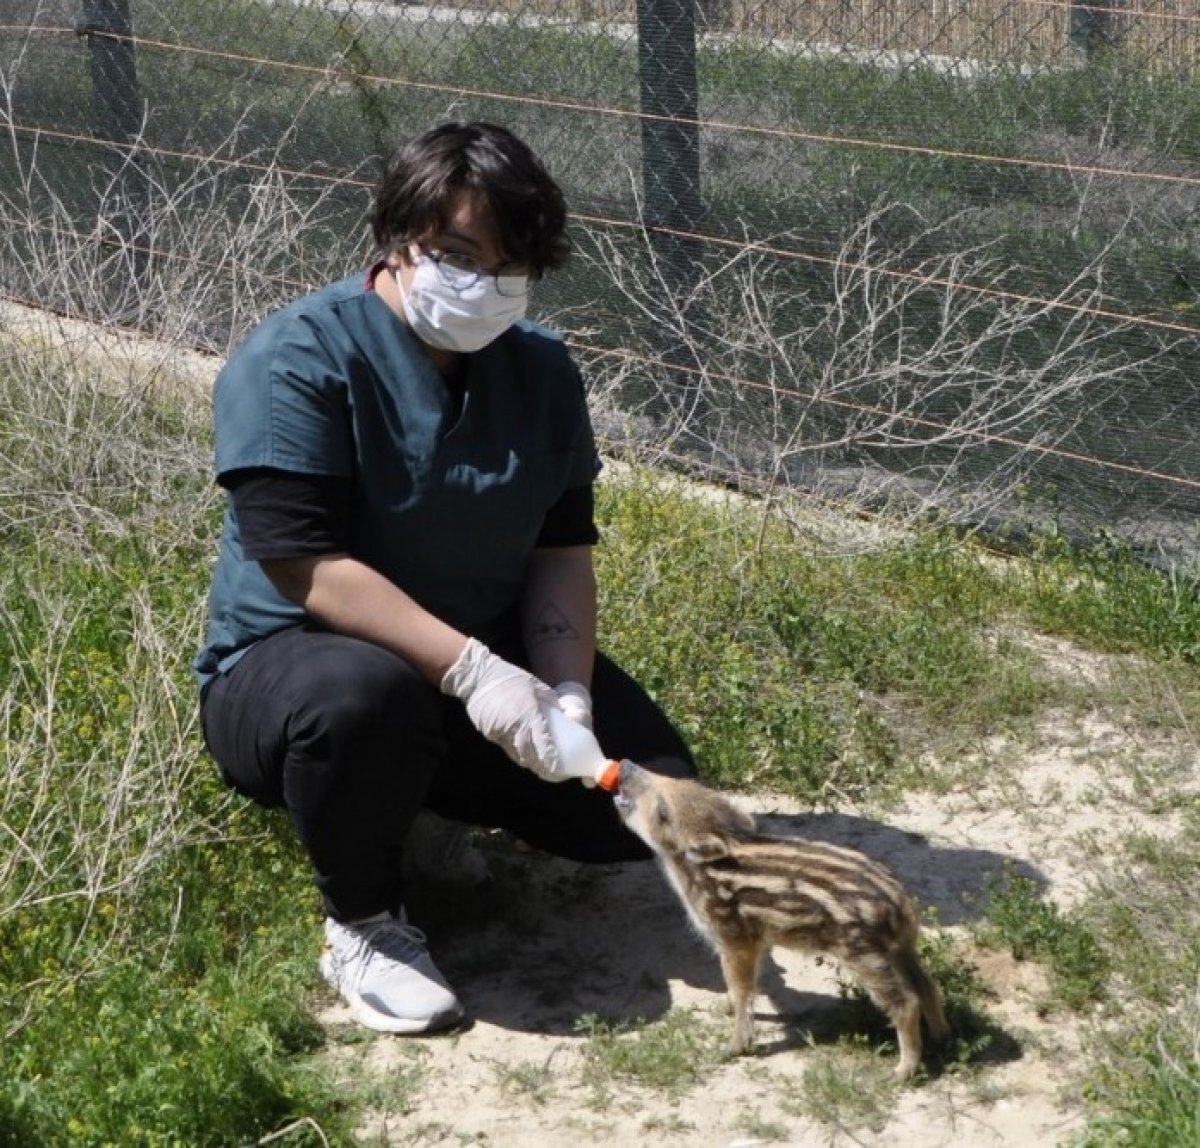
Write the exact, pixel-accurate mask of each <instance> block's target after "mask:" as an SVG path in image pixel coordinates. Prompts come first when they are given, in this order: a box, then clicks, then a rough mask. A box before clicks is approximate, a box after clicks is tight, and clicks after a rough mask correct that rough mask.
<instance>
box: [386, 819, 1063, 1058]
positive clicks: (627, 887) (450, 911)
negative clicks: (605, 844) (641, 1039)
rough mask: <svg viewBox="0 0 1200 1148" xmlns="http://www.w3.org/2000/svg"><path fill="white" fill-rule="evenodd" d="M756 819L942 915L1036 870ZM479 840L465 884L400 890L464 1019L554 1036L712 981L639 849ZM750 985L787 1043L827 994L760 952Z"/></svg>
mask: <svg viewBox="0 0 1200 1148" xmlns="http://www.w3.org/2000/svg"><path fill="white" fill-rule="evenodd" d="M761 828H762V829H763V830H764V831H766V832H769V833H772V834H779V835H789V836H806V837H810V838H814V839H818V840H823V841H830V842H834V843H836V844H840V845H846V846H850V847H852V848H856V849H860V850H862V851H863V852H864V853H867V854H868V855H869V856H872V857H875V858H877V859H878V860H881V861H883V862H884V863H885V864H887V865H889V866H890V867H891V868H892V869H893V871H894V872H895V873H896V874H897V876H898V877H899V878H900V879H901V880H902V881H903V882H904V883H905V885H906V886H907V887H908V888H909V889H910V891H911V892H912V893H913V895H914V896H915V897H916V898H917V899H918V901H919V902H920V903H921V904H922V906H924V907H925V908H926V909H933V910H936V913H937V917H938V920H939V921H940V922H941V923H942V924H947V925H949V924H956V923H961V922H964V921H966V920H968V919H970V917H971V916H972V915H973V914H975V913H977V912H978V911H979V910H980V908H981V907H982V905H983V903H984V902H985V900H986V895H987V882H988V878H989V877H990V876H994V875H997V874H999V873H1001V872H1002V871H1003V870H1004V869H1005V867H1006V866H1007V867H1009V868H1010V870H1011V871H1012V872H1015V873H1018V874H1020V875H1022V876H1024V877H1027V878H1030V879H1032V880H1034V881H1036V882H1037V883H1038V884H1039V885H1042V884H1044V882H1043V881H1042V879H1041V877H1040V875H1039V874H1038V873H1037V871H1036V870H1034V869H1032V868H1031V867H1030V866H1028V865H1027V864H1023V863H1019V862H1017V861H1016V860H1015V859H1014V858H1011V857H1007V856H1004V855H1002V854H999V853H995V852H992V851H988V850H974V849H962V848H949V847H941V846H938V845H932V844H930V843H929V842H928V841H927V840H926V839H924V838H923V837H921V836H919V835H916V834H911V833H907V832H905V831H903V830H900V829H897V828H894V827H891V826H888V825H885V824H881V823H880V822H877V821H872V820H870V819H867V818H862V817H856V816H850V815H847V814H840V813H831V814H794V815H791V814H789V815H781V814H770V815H763V816H762V817H761ZM478 843H479V845H480V848H481V849H482V850H483V852H484V853H485V855H486V857H487V859H488V862H489V865H490V867H491V870H492V873H493V878H492V880H491V881H489V882H488V883H487V884H485V885H484V886H482V887H480V888H477V889H469V890H468V889H461V888H457V889H456V888H454V887H453V886H449V885H448V886H446V887H442V888H436V889H435V888H432V887H426V888H424V889H419V890H412V891H410V893H409V901H408V909H409V913H410V916H411V917H412V919H413V920H414V921H415V922H416V923H417V924H419V925H420V926H421V927H422V928H423V929H424V930H425V931H426V933H427V934H428V936H429V942H430V948H431V950H432V951H433V953H434V956H435V958H436V960H437V963H438V966H439V967H440V968H441V970H442V972H443V973H444V974H445V975H446V977H447V978H448V979H449V981H450V983H451V984H453V985H454V986H455V989H456V991H457V992H458V994H459V996H460V997H461V998H462V1000H463V1003H464V1005H465V1006H466V1008H467V1010H468V1013H469V1015H470V1016H471V1018H472V1019H474V1020H477V1021H483V1022H487V1023H489V1024H494V1025H497V1026H499V1027H501V1028H505V1029H510V1030H512V1031H515V1032H528V1033H539V1034H543V1035H547V1036H563V1035H570V1034H573V1033H575V1032H576V1029H577V1024H578V1021H579V1018H580V1017H582V1016H585V1015H587V1014H594V1015H597V1016H600V1017H603V1018H604V1019H605V1020H606V1021H610V1022H629V1023H632V1022H636V1021H640V1020H644V1021H650V1020H655V1019H657V1018H659V1017H661V1016H662V1015H664V1014H665V1013H666V1012H668V1011H669V1010H670V1008H671V1007H672V995H671V988H670V985H671V982H672V981H682V982H683V983H684V984H686V985H688V986H691V987H693V988H696V989H700V990H703V991H705V992H709V993H712V994H713V995H714V997H719V996H720V995H721V994H722V993H723V991H724V986H723V982H722V980H721V974H720V969H719V967H718V965H717V961H716V958H715V957H714V955H713V954H712V952H711V951H710V950H709V948H708V946H707V945H706V943H705V942H704V941H702V940H701V938H700V937H699V936H697V934H696V933H695V932H694V931H693V930H692V928H691V926H690V925H689V923H688V920H687V917H686V915H685V913H684V911H683V909H682V906H681V905H680V904H679V902H678V901H677V899H676V898H675V895H674V893H673V892H672V890H671V889H670V887H669V886H668V885H667V883H666V881H665V880H664V878H663V876H662V874H661V873H660V872H659V870H658V868H657V866H656V865H654V864H653V863H652V862H629V863H625V864H618V865H580V864H577V863H575V862H571V861H564V860H561V859H559V858H556V857H551V856H548V855H546V854H544V853H541V852H538V851H535V850H530V849H528V848H526V847H524V846H522V845H520V844H519V843H517V842H514V841H513V840H512V839H511V838H510V837H508V836H507V835H505V834H504V833H500V832H495V833H485V834H481V835H480V836H479V838H478ZM761 987H762V989H763V992H764V994H765V995H766V996H767V997H768V998H769V999H770V1000H771V1002H772V1004H773V1005H774V1006H775V1007H776V1009H777V1010H778V1012H779V1013H780V1015H781V1016H782V1017H783V1018H784V1019H785V1022H786V1024H787V1026H788V1033H789V1035H788V1036H785V1038H784V1039H785V1042H786V1043H792V1042H793V1041H794V1042H796V1043H800V1042H801V1041H807V1040H808V1039H811V1037H810V1034H811V1033H812V1032H814V1027H813V1025H814V1018H816V1017H817V1016H818V1015H819V1014H821V1013H824V1012H828V1011H829V1006H830V1005H831V1004H833V1003H834V1002H835V1001H836V1000H837V998H836V997H834V996H831V995H829V994H825V993H812V992H801V991H796V990H793V989H789V988H788V987H787V986H786V985H785V984H784V983H783V980H782V978H781V976H779V975H778V967H777V966H776V973H775V974H774V976H773V974H772V971H771V964H770V963H768V966H767V968H766V969H765V970H764V978H763V983H762V986H761ZM834 1011H837V1010H834ZM838 1027H840V1026H838ZM815 1031H817V1032H818V1034H819V1032H820V1031H821V1030H820V1025H819V1024H817V1027H816V1030H815Z"/></svg>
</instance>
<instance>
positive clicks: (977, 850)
mask: <svg viewBox="0 0 1200 1148" xmlns="http://www.w3.org/2000/svg"><path fill="white" fill-rule="evenodd" d="M1172 753H1177V748H1175V749H1173V748H1172V747H1171V746H1170V745H1169V744H1166V743H1162V744H1158V745H1150V744H1146V743H1144V742H1143V741H1142V740H1140V739H1139V736H1138V735H1137V733H1136V732H1131V731H1130V730H1129V729H1128V728H1127V727H1126V726H1125V725H1124V724H1122V723H1121V722H1120V721H1119V720H1116V719H1113V720H1109V719H1106V718H1105V717H1103V716H1100V715H1097V714H1095V713H1093V714H1091V715H1090V716H1083V717H1080V716H1069V715H1066V714H1052V715H1047V716H1046V718H1045V720H1044V725H1043V728H1042V730H1041V731H1040V734H1039V736H1038V738H1037V746H1036V748H1035V749H1032V750H1028V749H1027V750H1024V751H1022V752H1021V753H1014V752H1013V751H1012V747H1010V746H1007V745H1005V743H1004V742H1003V741H1002V740H1001V739H996V741H995V742H994V743H989V744H985V745H983V746H981V747H979V750H978V757H979V764H980V766H981V768H979V769H975V770H972V771H970V775H971V776H972V777H973V780H972V781H971V782H969V783H964V784H963V785H962V787H961V788H960V789H958V790H956V791H952V792H949V793H946V794H939V795H938V796H936V797H931V796H927V795H913V796H910V797H909V798H908V799H907V800H906V801H905V802H904V803H903V804H901V805H900V806H898V807H893V808H891V809H888V810H887V811H886V812H872V811H871V810H867V809H861V808H845V809H839V810H837V811H835V812H820V813H814V812H811V811H809V810H806V809H799V808H796V807H795V806H794V805H793V806H791V807H789V805H788V804H787V803H786V802H783V801H778V800H775V799H773V798H772V797H771V796H770V795H763V794H758V795H741V796H739V798H738V800H739V801H740V802H741V803H742V804H744V805H745V806H746V807H747V808H748V809H751V810H752V811H754V812H756V813H758V814H759V815H761V816H762V818H763V820H764V822H765V823H766V826H767V827H768V828H770V829H771V830H772V831H779V832H788V833H797V834H802V835H806V836H810V837H816V838H822V839H826V840H830V841H834V842H838V843H841V844H846V845H850V846H853V847H856V848H858V849H861V850H862V851H864V852H866V853H868V854H870V855H871V856H874V857H877V858H879V859H881V860H883V861H885V862H886V863H887V864H888V865H890V866H891V867H892V868H893V870H894V871H895V872H896V873H897V874H898V875H899V876H900V877H901V878H902V879H903V880H904V882H905V883H906V884H907V886H908V887H909V888H910V890H911V891H912V892H913V893H914V894H915V895H916V897H917V898H918V900H919V901H920V902H921V903H922V905H924V906H925V907H927V908H929V909H933V910H935V911H936V914H937V920H938V921H939V922H940V927H941V928H942V929H944V930H945V933H946V936H947V937H948V938H949V940H950V942H951V944H952V947H953V951H954V953H955V954H956V955H958V956H961V957H962V958H963V959H964V960H965V961H966V962H967V964H968V965H969V966H970V967H971V968H972V969H973V970H974V974H975V976H976V978H977V979H978V981H980V982H982V984H983V985H985V986H986V987H987V989H988V990H989V996H988V998H987V999H986V1000H985V1001H984V1002H983V1003H982V1004H981V1005H980V1007H979V1009H977V1010H976V1011H977V1013H981V1014H982V1015H983V1017H984V1018H985V1020H986V1026H987V1030H988V1032H989V1035H990V1037H991V1041H990V1044H989V1046H988V1048H987V1049H985V1050H984V1051H982V1052H980V1053H979V1054H978V1055H977V1056H976V1057H974V1058H973V1060H972V1062H971V1064H970V1067H969V1068H968V1069H967V1070H965V1071H962V1070H956V1069H955V1068H954V1067H953V1066H951V1067H950V1068H949V1069H946V1068H943V1069H942V1070H937V1069H935V1071H934V1072H933V1073H932V1074H929V1075H927V1076H925V1077H924V1078H923V1079H920V1080H919V1081H918V1082H917V1083H916V1084H915V1085H914V1086H910V1087H894V1086H893V1085H892V1084H891V1082H890V1077H889V1069H890V1067H891V1065H892V1063H893V1057H894V1052H893V1050H892V1049H891V1048H890V1047H889V1046H887V1045H886V1043H881V1042H880V1041H879V1040H878V1039H876V1040H874V1041H873V1042H872V1043H871V1044H870V1045H869V1047H871V1048H873V1049H874V1052H875V1055H872V1054H871V1053H870V1052H863V1051H858V1052H847V1051H846V1050H845V1049H844V1047H839V1046H835V1044H834V1039H835V1036H831V1035H828V1030H829V1027H830V1025H829V1022H830V1018H836V1017H837V1016H838V1015H839V1010H841V1013H842V1014H845V1012H846V1009H847V1008H848V1006H847V1005H846V1003H845V1001H844V998H843V996H842V995H840V994H839V983H838V980H837V976H836V970H835V968H834V967H832V966H830V965H829V964H827V963H820V962H817V961H814V960H813V959H812V958H811V957H806V956H801V955H797V954H792V953H788V952H785V951H783V950H776V952H775V953H774V955H773V957H772V958H771V960H770V961H768V964H767V967H766V969H765V970H764V977H763V981H762V984H761V988H762V993H761V996H760V998H759V1001H758V1008H757V1017H758V1022H757V1023H758V1044H757V1048H756V1050H755V1054H754V1055H752V1056H749V1057H743V1058H739V1059H729V1058H724V1059H720V1058H718V1059H717V1060H716V1062H715V1063H713V1064H711V1065H708V1066H707V1067H706V1068H705V1069H704V1070H703V1071H701V1072H699V1073H698V1074H697V1078H696V1079H695V1080H693V1081H690V1082H687V1083H685V1084H684V1085H682V1086H680V1087H677V1088H675V1089H669V1090H664V1089H661V1088H659V1089H655V1088H650V1087H646V1086H645V1085H644V1084H642V1083H639V1082H638V1081H637V1080H634V1079H630V1078H626V1077H624V1076H621V1075H619V1074H617V1075H613V1074H612V1073H608V1074H607V1075H606V1074H605V1073H604V1072H603V1071H599V1072H597V1070H596V1068H595V1066H594V1064H592V1063H591V1062H592V1060H593V1059H594V1058H593V1057H589V1053H588V1047H589V1040H588V1036H587V1034H586V1033H585V1032H582V1031H581V1030H580V1027H579V1022H580V1018H582V1017H587V1016H589V1015H591V1016H596V1017H601V1018H604V1020H605V1021H606V1022H609V1023H618V1022H625V1023H628V1024H630V1025H634V1024H638V1023H641V1022H654V1021H656V1020H661V1018H663V1017H668V1016H678V1015H680V1010H692V1011H690V1012H685V1013H684V1015H686V1016H687V1017H689V1018H690V1019H689V1021H688V1023H691V1024H694V1025H696V1026H697V1027H698V1028H699V1029H702V1030H704V1031H706V1032H709V1033H713V1034H715V1033H721V1034H724V1033H725V1032H726V1031H727V1029H726V1028H725V1026H726V1025H727V1023H728V1021H727V1018H726V1016H725V1014H724V1012H723V1009H722V1003H723V987H722V983H721V979H720V972H719V968H718V966H717V962H716V960H715V958H714V956H713V955H712V953H711V952H710V951H709V950H708V948H707V947H706V945H705V944H704V943H703V942H702V941H701V940H700V939H699V938H698V937H697V936H696V934H695V933H694V932H693V931H692V930H691V929H690V927H689V925H688V923H687V920H686V917H685V915H684V913H683V911H682V909H681V907H680V906H679V905H678V903H677V902H676V901H675V899H674V896H673V894H672V893H671V891H670V890H669V888H668V886H667V885H666V882H665V881H664V879H663V878H662V875H661V874H660V873H659V871H658V870H657V868H656V867H655V866H654V865H653V864H652V863H646V864H628V865H613V866H603V867H586V866H578V865H575V864H572V863H568V862H564V861H561V860H558V859H554V858H550V857H546V856H544V855H542V854H540V853H534V852H530V851H527V850H523V849H520V848H514V846H513V844H512V843H511V842H509V841H507V840H505V839H503V838H498V837H486V836H485V837H483V838H482V839H481V841H480V847H481V848H482V849H483V850H484V851H485V853H486V854H487V856H488V858H489V861H490V864H491V868H492V871H493V878H492V880H491V882H490V883H488V884H487V885H486V886H484V887H483V888H481V889H479V890H474V891H464V890H458V891H453V890H451V889H446V890H442V891H439V892H438V893H436V894H432V893H431V894H430V897H429V898H428V903H426V904H414V905H413V906H412V908H411V910H410V911H411V912H412V915H413V917H414V919H415V920H416V921H417V923H418V924H421V925H422V927H423V928H425V930H426V931H427V933H428V935H429V940H430V945H431V949H432V951H433V953H434V955H435V958H436V959H437V961H438V964H439V966H440V967H441V969H442V971H443V972H444V973H445V974H446V976H447V977H448V978H449V980H450V981H451V983H452V984H453V985H454V986H455V988H456V990H457V991H458V993H459V995H460V997H461V998H462V1000H463V1002H464V1004H465V1005H466V1007H467V1009H468V1011H469V1014H470V1022H469V1024H468V1026H467V1027H466V1028H465V1029H464V1030H462V1031H461V1032H459V1033H456V1034H454V1035H451V1036H443V1037H439V1038H432V1039H425V1040H418V1041H413V1040H407V1041H406V1040H401V1039H393V1038H378V1039H371V1040H368V1041H366V1042H365V1044H358V1043H355V1042H353V1041H350V1042H349V1043H346V1044H344V1045H343V1046H342V1047H341V1048H340V1049H339V1052H338V1055H340V1056H342V1057H343V1058H344V1059H345V1061H346V1065H347V1071H350V1072H354V1073H367V1072H369V1073H372V1074H375V1078H376V1079H379V1080H382V1081H386V1080H387V1079H388V1078H389V1076H393V1077H394V1078H395V1079H396V1080H397V1081H407V1082H408V1086H407V1087H404V1088H395V1089H392V1090H389V1089H388V1088H387V1086H386V1084H385V1085H384V1086H383V1087H381V1089H380V1098H381V1099H380V1102H379V1105H378V1106H377V1108H376V1110H375V1111H374V1113H373V1115H372V1117H371V1119H370V1121H369V1122H368V1124H367V1126H366V1127H364V1129H363V1132H364V1134H366V1136H367V1138H368V1141H369V1142H377V1143H384V1144H389V1145H390V1144H396V1145H409V1144H412V1145H419V1144H483V1145H490V1146H495V1148H541V1146H546V1148H551V1146H559V1145H564V1146H565V1145H590V1144H620V1145H650V1146H657V1145H663V1146H666V1145H696V1146H709V1145H712V1146H720V1148H734V1146H738V1148H749V1146H751V1145H758V1144H767V1143H779V1144H790V1145H821V1144H834V1143H845V1144H858V1145H884V1144H888V1145H905V1146H907V1148H950V1146H954V1148H1001V1146H1009V1145H1011V1146H1013V1148H1017V1146H1020V1148H1030V1146H1040V1145H1047V1146H1050V1145H1066V1144H1069V1143H1070V1142H1071V1140H1072V1137H1073V1135H1074V1134H1076V1133H1078V1131H1079V1130H1080V1129H1081V1127H1082V1126H1083V1122H1084V1113H1083V1109H1082V1103H1081V1088H1082V1075H1081V1073H1082V1069H1083V1063H1084V1051H1083V1046H1084V1044H1085V1042H1086V1025H1087V1024H1088V1023H1090V1022H1089V1021H1087V1020H1081V1019H1080V1018H1079V1017H1078V1016H1077V1015H1075V1014H1072V1013H1070V1012H1069V1011H1066V1010H1063V1009H1061V1008H1060V1009H1050V1010H1047V1009H1046V1008H1045V1007H1044V1004H1045V1001H1046V999H1047V989H1046V980H1045V973H1044V970H1043V969H1042V968H1041V967H1040V966H1039V965H1037V964H1034V963H1031V962H1019V961H1016V960H1014V959H1013V958H1012V957H1011V956H1010V955H1008V954H1006V953H1003V952H998V951H995V950H990V949H984V948H981V947H979V946H977V945H976V944H974V943H973V941H972V939H971V935H970V923H971V917H972V914H973V913H977V912H979V911H980V908H979V906H980V904H981V903H982V902H983V901H984V900H985V895H986V892H987V888H988V884H987V883H988V880H989V875H996V876H998V875H1000V874H1001V873H1002V872H1003V871H1004V870H1005V869H1006V867H1007V868H1008V871H1010V872H1014V873H1017V874H1020V875H1022V876H1024V877H1027V878H1029V879H1031V880H1033V881H1035V882H1036V883H1037V885H1038V887H1039V888H1040V889H1042V890H1043V892H1044V894H1045V895H1046V896H1047V897H1049V898H1050V899H1052V900H1053V901H1054V902H1056V903H1058V904H1060V905H1062V906H1064V907H1067V906H1070V905H1071V904H1073V903H1075V902H1076V901H1077V900H1078V899H1079V898H1080V897H1081V896H1082V895H1083V894H1084V893H1085V892H1086V890H1087V888H1088V886H1089V879H1090V877H1089V875H1091V874H1094V873H1095V872H1096V871H1097V866H1098V865H1102V864H1103V858H1104V857H1105V856H1106V855H1108V854H1109V853H1110V852H1111V847H1112V845H1113V844H1114V843H1115V842H1116V841H1117V840H1118V839H1119V838H1120V837H1121V836H1123V835H1125V834H1128V833H1129V832H1131V831H1132V830H1134V829H1145V830H1149V831H1152V832H1158V833H1170V832H1171V829H1172V826H1171V822H1170V819H1169V818H1167V819H1165V820H1164V819H1163V818H1161V817H1153V816H1151V815H1149V814H1146V815H1143V814H1141V813H1139V811H1138V808H1137V805H1138V803H1137V801H1136V800H1135V799H1134V798H1133V795H1132V793H1131V783H1130V779H1129V776H1128V771H1129V770H1128V766H1129V762H1131V761H1134V760H1136V761H1138V762H1139V763H1144V762H1146V761H1147V760H1150V759H1152V758H1153V756H1154V755H1155V754H1158V755H1159V756H1164V755H1166V756H1169V755H1170V754H1172ZM981 778H982V779H983V780H980V779H981ZM1193 780H1194V775H1193ZM323 1020H324V1021H325V1022H326V1023H327V1024H328V1025H329V1028H330V1033H331V1035H332V1036H333V1038H334V1039H333V1041H332V1043H333V1044H334V1045H335V1046H336V1045H337V1042H338V1040H339V1034H340V1036H341V1038H342V1039H344V1038H345V1035H346V1033H347V1032H348V1031H349V1030H350V1029H351V1027H352V1026H351V1023H350V1021H349V1015H348V1012H347V1011H346V1010H345V1009H344V1008H343V1007H342V1006H340V1004H338V1003H337V1002H335V1001H333V1000H332V999H330V1000H329V1002H328V1005H327V1008H326V1010H325V1012H324V1013H323ZM823 1032H824V1033H825V1034H826V1035H822V1033H823ZM842 1032H843V1034H844V1032H845V1029H844V1026H843V1029H842ZM835 1035H836V1034H835ZM589 1065H591V1069H590V1071H589ZM822 1066H824V1071H825V1079H828V1078H829V1076H830V1074H832V1075H833V1078H834V1079H841V1080H842V1081H843V1084H844V1086H848V1087H849V1088H850V1089H851V1091H852V1092H858V1091H861V1093H862V1094H863V1095H864V1096H866V1097H868V1098H871V1099H872V1103H871V1104H868V1105H867V1108H868V1109H870V1110H871V1113H872V1114H869V1115H867V1116H864V1115H863V1113H862V1111H861V1109H862V1106H861V1105H860V1104H858V1103H850V1104H847V1103H845V1102H843V1103H841V1104H839V1103H838V1102H836V1100H835V1101H833V1102H831V1103H830V1104H829V1106H828V1108H827V1109H826V1110H820V1105H819V1104H818V1105H817V1106H816V1107H814V1101H813V1099H812V1098H813V1097H814V1096H818V1097H819V1096H820V1095H821V1094H822V1093H821V1091H820V1089H815V1088H814V1084H813V1081H814V1073H816V1072H819V1071H821V1070H822ZM597 1080H599V1082H600V1083H599V1084H597ZM856 1081H858V1082H859V1083H856ZM846 1082H848V1085H846ZM814 1112H815V1115H814Z"/></svg>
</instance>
